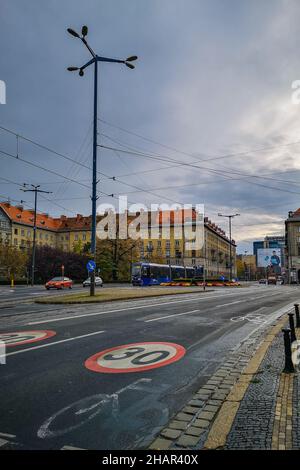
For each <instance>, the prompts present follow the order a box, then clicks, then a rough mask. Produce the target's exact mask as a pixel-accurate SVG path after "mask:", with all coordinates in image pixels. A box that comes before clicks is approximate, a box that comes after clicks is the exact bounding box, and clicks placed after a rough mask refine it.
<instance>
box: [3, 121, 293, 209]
mask: <svg viewBox="0 0 300 470" xmlns="http://www.w3.org/2000/svg"><path fill="white" fill-rule="evenodd" d="M0 129H2V130H5V131H7V132H9V133H11V134H13V135H16V136H19V137H20V138H22V139H25V140H27V141H28V142H31V143H34V144H35V145H37V146H39V147H41V148H43V149H45V150H47V151H49V152H52V153H54V154H55V155H57V156H60V157H62V158H64V159H67V160H69V161H72V162H74V163H75V164H77V165H80V166H82V167H84V168H87V169H89V170H91V168H90V167H89V166H87V165H84V164H82V163H80V162H76V161H75V160H74V159H73V158H71V157H69V156H67V155H65V154H62V153H61V152H57V151H55V150H53V149H50V148H49V147H46V146H44V145H43V144H40V143H38V142H35V141H34V140H33V139H29V138H26V137H24V136H22V135H20V134H17V133H16V132H14V131H11V130H9V129H7V128H4V127H2V126H0ZM111 140H112V139H111ZM121 145H122V144H121ZM291 145H292V144H291ZM100 147H103V148H107V149H109V150H113V151H115V150H116V151H119V152H123V153H127V154H132V155H137V156H144V157H145V158H152V159H158V160H160V161H166V162H167V163H168V162H172V163H173V162H174V163H176V164H178V166H186V167H191V168H197V169H202V170H204V171H207V172H208V173H215V174H218V175H221V176H224V175H223V173H224V171H225V173H229V175H231V174H232V173H234V174H237V175H241V176H243V177H246V178H248V177H250V178H261V179H270V180H274V181H277V179H275V178H270V177H264V176H258V175H251V174H243V173H240V172H236V171H232V170H231V171H226V170H223V171H222V172H220V171H218V170H216V169H214V168H208V167H200V166H198V165H195V164H194V163H188V162H184V163H182V162H179V161H178V160H175V159H170V158H168V157H164V156H157V155H154V156H153V155H152V154H145V153H142V152H133V151H130V152H129V151H124V150H123V149H115V148H112V147H107V146H104V145H100ZM181 153H182V152H181ZM187 155H189V154H187ZM189 156H192V155H189ZM193 157H194V156H193ZM196 163H197V161H196ZM97 173H99V174H101V175H102V176H104V177H106V178H108V179H113V180H114V181H118V182H119V183H122V184H126V185H128V186H129V184H128V183H124V182H122V181H120V180H119V179H117V177H112V176H109V175H106V174H105V173H103V172H97ZM228 178H229V179H231V180H234V178H232V177H230V176H229V177H228ZM242 179H243V178H242ZM235 180H237V178H236V179H235ZM243 181H245V182H248V183H249V184H255V185H258V184H257V183H254V182H250V181H247V180H245V179H243ZM279 182H284V183H285V182H286V183H288V184H289V183H295V184H298V183H297V182H292V181H290V180H279ZM259 186H262V185H259ZM132 187H133V188H137V187H135V186H132ZM262 187H265V188H268V187H267V186H266V185H265V186H262ZM140 189H141V188H140ZM268 189H276V190H280V191H283V192H291V191H288V190H283V189H278V188H274V187H270V188H268ZM144 192H145V193H146V192H149V191H146V190H144ZM291 193H292V194H297V193H295V192H291ZM151 194H152V195H155V194H153V193H151ZM106 195H107V194H106ZM155 196H156V197H161V196H160V195H155ZM172 202H176V203H178V202H177V201H174V200H172Z"/></svg>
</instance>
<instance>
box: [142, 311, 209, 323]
mask: <svg viewBox="0 0 300 470" xmlns="http://www.w3.org/2000/svg"><path fill="white" fill-rule="evenodd" d="M196 312H200V310H191V311H190V312H183V313H174V314H173V315H165V316H164V317H159V318H152V319H151V320H145V323H150V322H151V321H158V320H163V319H164V318H170V317H172V318H173V317H180V316H181V315H190V314H191V313H196Z"/></svg>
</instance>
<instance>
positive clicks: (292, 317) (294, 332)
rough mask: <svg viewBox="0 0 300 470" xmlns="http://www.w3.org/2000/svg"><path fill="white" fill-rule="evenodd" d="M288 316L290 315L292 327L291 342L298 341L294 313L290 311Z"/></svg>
mask: <svg viewBox="0 0 300 470" xmlns="http://www.w3.org/2000/svg"><path fill="white" fill-rule="evenodd" d="M288 316H289V322H290V329H291V343H293V342H294V341H297V338H296V331H295V323H294V314H293V313H292V312H290V313H288Z"/></svg>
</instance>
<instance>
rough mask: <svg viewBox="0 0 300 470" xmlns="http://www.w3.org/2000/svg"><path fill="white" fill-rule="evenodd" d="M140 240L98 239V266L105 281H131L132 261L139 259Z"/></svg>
mask: <svg viewBox="0 0 300 470" xmlns="http://www.w3.org/2000/svg"><path fill="white" fill-rule="evenodd" d="M139 245H140V242H139V241H135V240H131V239H126V240H120V239H118V238H116V239H114V240H98V241H97V250H96V262H97V266H98V267H99V268H100V269H101V272H100V273H101V277H103V279H104V280H105V281H111V280H112V281H118V280H119V281H129V280H130V266H131V263H132V262H134V261H137V260H138V254H139V251H138V249H139Z"/></svg>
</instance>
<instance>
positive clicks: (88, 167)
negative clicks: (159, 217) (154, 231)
mask: <svg viewBox="0 0 300 470" xmlns="http://www.w3.org/2000/svg"><path fill="white" fill-rule="evenodd" d="M0 129H2V130H5V131H7V132H9V133H11V134H14V135H19V134H16V133H15V132H14V131H10V130H9V129H6V128H4V127H1V126H0ZM19 136H20V135H19ZM20 137H21V138H23V139H26V140H27V141H28V142H31V143H34V144H35V145H37V146H39V147H41V148H43V149H44V150H47V151H48V152H52V153H53V154H55V155H57V156H59V157H61V158H64V159H66V160H69V161H71V162H74V163H75V164H76V165H79V166H81V167H83V168H86V169H88V170H92V168H91V167H90V166H88V165H85V164H83V163H80V162H76V161H75V160H74V159H73V158H71V157H69V156H67V155H65V154H62V153H60V152H57V151H56V150H52V149H50V148H49V147H46V146H44V145H43V144H40V143H38V142H35V141H33V140H32V139H27V138H26V137H23V136H20ZM0 153H3V154H7V155H8V156H11V157H14V158H16V159H18V160H20V161H22V159H21V158H20V157H17V156H13V155H12V154H8V153H7V152H4V151H1V150H0ZM23 161H24V162H26V163H28V164H31V162H29V161H25V160H24V159H23ZM41 169H43V168H42V167H41ZM48 171H50V170H48ZM51 171H52V170H51ZM52 173H53V174H57V173H56V172H53V171H52ZM97 174H99V175H101V176H104V177H105V178H107V179H110V180H113V181H117V182H119V183H121V184H123V185H125V186H128V187H132V188H134V189H137V186H134V185H130V184H129V183H125V182H123V181H120V180H118V179H117V178H115V177H113V176H110V175H107V174H105V173H103V172H100V171H97ZM64 178H65V179H68V180H69V181H71V182H74V181H76V180H73V179H71V178H67V177H65V176H64ZM77 183H78V182H77ZM78 184H80V183H78ZM82 186H85V187H87V188H89V187H88V186H87V185H82ZM138 189H141V188H138ZM144 192H145V193H149V194H151V195H152V196H155V197H158V198H161V195H159V194H154V193H153V192H152V191H147V190H144ZM100 194H104V195H106V196H111V197H114V195H110V194H106V193H103V192H101V191H100ZM165 199H166V200H169V201H170V202H173V203H176V204H182V203H179V202H178V201H175V200H173V199H170V198H166V197H165ZM129 202H130V201H129ZM132 203H133V204H135V202H132Z"/></svg>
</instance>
